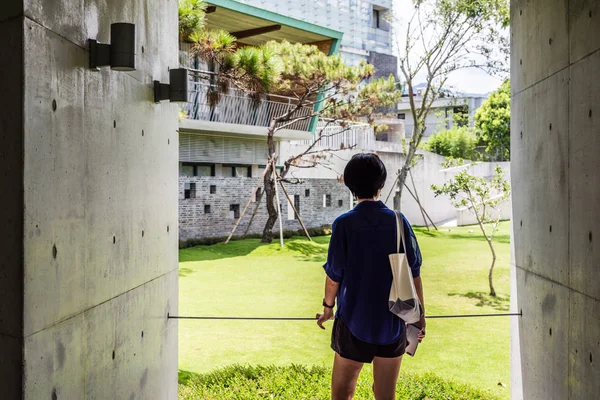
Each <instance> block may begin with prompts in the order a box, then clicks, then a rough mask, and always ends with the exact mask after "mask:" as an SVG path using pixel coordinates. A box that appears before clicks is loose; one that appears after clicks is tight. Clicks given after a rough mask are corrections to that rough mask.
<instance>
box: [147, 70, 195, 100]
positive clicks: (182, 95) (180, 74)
mask: <svg viewBox="0 0 600 400" xmlns="http://www.w3.org/2000/svg"><path fill="white" fill-rule="evenodd" d="M163 100H169V101H171V103H187V101H188V71H187V69H185V68H179V69H172V70H170V71H169V83H168V84H166V83H160V82H159V81H154V102H155V103H160V102H161V101H163Z"/></svg>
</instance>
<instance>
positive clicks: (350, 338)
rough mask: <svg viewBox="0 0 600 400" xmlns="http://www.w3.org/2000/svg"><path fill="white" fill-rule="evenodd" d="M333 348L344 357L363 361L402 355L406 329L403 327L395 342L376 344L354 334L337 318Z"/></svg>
mask: <svg viewBox="0 0 600 400" xmlns="http://www.w3.org/2000/svg"><path fill="white" fill-rule="evenodd" d="M331 348H332V349H333V351H335V352H336V353H338V354H339V355H340V356H341V357H343V358H347V359H349V360H353V361H357V362H362V363H370V362H372V361H373V358H374V357H382V358H395V357H400V356H401V355H403V354H404V352H405V351H406V329H402V334H401V335H400V338H399V339H398V340H396V341H395V342H394V343H391V344H386V345H376V344H371V343H367V342H363V341H362V340H360V339H359V338H357V337H356V336H354V335H353V334H352V332H350V329H348V327H347V326H346V324H345V323H344V321H342V320H341V319H340V318H336V319H335V321H334V322H333V329H332V331H331Z"/></svg>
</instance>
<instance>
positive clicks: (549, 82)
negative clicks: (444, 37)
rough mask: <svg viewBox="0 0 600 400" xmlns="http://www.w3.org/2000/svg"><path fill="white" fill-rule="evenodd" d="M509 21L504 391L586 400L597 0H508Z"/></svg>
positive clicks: (592, 302) (596, 217)
mask: <svg viewBox="0 0 600 400" xmlns="http://www.w3.org/2000/svg"><path fill="white" fill-rule="evenodd" d="M511 29H512V39H513V42H512V65H511V69H512V80H511V82H512V103H513V105H512V110H513V115H512V122H511V123H512V125H511V132H512V138H511V139H512V140H511V142H512V149H511V155H512V164H513V165H512V168H513V170H512V171H513V180H512V181H513V199H514V210H513V213H514V224H513V227H514V228H513V229H514V232H513V233H514V242H515V244H514V248H515V254H514V270H515V274H514V275H515V279H516V289H517V290H516V292H517V298H516V299H514V300H516V304H514V308H515V309H522V310H523V317H522V318H521V320H520V324H518V326H517V327H516V329H515V330H514V331H513V337H514V338H515V339H514V341H513V346H514V347H513V357H514V359H515V360H517V361H519V360H520V363H519V362H514V363H513V367H514V370H513V371H512V374H513V385H512V387H513V399H528V400H529V399H595V398H598V394H599V393H600V379H598V376H599V375H598V371H599V369H598V368H599V367H598V363H599V362H600V340H599V339H598V338H599V337H600V285H599V284H598V281H599V280H600V269H599V268H598V265H599V264H600V247H599V246H598V245H597V241H598V237H600V233H599V232H598V226H600V186H599V182H600V176H599V171H600V158H599V157H598V154H599V153H600V51H599V50H600V3H599V2H598V1H595V0H570V1H568V0H528V1H525V0H518V1H513V2H511ZM519 364H520V365H519ZM521 382H522V386H521V385H520V383H521Z"/></svg>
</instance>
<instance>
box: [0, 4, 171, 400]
mask: <svg viewBox="0 0 600 400" xmlns="http://www.w3.org/2000/svg"><path fill="white" fill-rule="evenodd" d="M176 10H177V6H176V2H173V1H160V0H151V1H144V0H135V1H133V0H132V1H127V2H122V1H119V0H88V1H86V2H85V4H84V2H81V1H75V0H60V1H53V0H26V1H24V2H15V1H14V0H8V2H6V1H4V2H3V5H2V6H0V32H1V33H0V36H1V37H2V38H3V39H5V40H3V41H2V44H1V45H0V56H1V57H2V59H3V63H2V66H0V76H2V78H3V79H2V80H3V85H7V86H4V88H3V96H2V98H1V99H0V106H1V107H2V110H3V112H2V113H1V115H0V149H1V150H0V152H2V156H1V157H0V180H1V182H0V183H1V186H2V188H3V189H5V190H6V191H5V195H4V196H2V197H3V198H2V200H1V206H2V209H3V213H2V216H1V217H0V222H1V223H2V226H3V228H4V229H5V231H8V232H7V233H8V235H6V236H5V237H7V238H8V239H4V240H3V241H2V244H0V246H2V249H1V250H2V259H1V260H2V268H1V271H2V272H1V273H0V304H2V305H1V306H0V319H1V321H0V348H1V349H2V354H3V360H2V363H0V364H1V365H2V366H1V367H0V371H1V373H0V384H1V385H2V388H3V389H2V398H3V399H4V398H6V399H21V398H24V399H43V398H48V399H84V398H90V399H175V398H176V397H177V325H176V324H175V323H174V322H169V321H168V320H167V318H166V316H167V313H169V312H170V313H172V314H175V313H176V312H177V296H178V295H177V267H178V265H177V197H176V196H177V195H176V193H177V157H178V145H177V144H178V143H177V142H178V135H177V108H176V106H175V105H170V104H161V105H155V104H153V101H152V99H153V94H152V85H151V82H152V80H153V79H159V80H162V81H168V68H169V67H176V66H177V65H178V60H177V11H176ZM5 16H7V17H11V18H9V19H7V18H3V17H5ZM114 22H132V23H135V24H136V33H137V40H136V53H137V57H136V64H137V71H135V72H131V73H124V72H116V71H111V70H110V69H103V70H102V72H93V71H90V70H89V69H88V68H87V58H88V52H87V39H88V38H96V39H98V40H99V41H100V42H102V43H107V42H109V32H110V24H111V23H114ZM21 49H22V50H23V51H22V50H21ZM5 74H8V75H5ZM7 110H8V111H9V112H8V113H6V111H7ZM5 185H7V186H5ZM7 188H8V189H7ZM4 250H7V251H6V252H5V251H4ZM7 348H8V349H11V351H12V352H8V353H7V352H6V350H5V349H7Z"/></svg>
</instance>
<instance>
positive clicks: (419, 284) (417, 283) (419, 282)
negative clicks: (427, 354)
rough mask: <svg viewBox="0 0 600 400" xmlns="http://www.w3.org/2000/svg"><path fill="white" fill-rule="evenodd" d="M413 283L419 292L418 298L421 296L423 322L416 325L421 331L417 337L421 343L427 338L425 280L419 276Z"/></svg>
mask: <svg viewBox="0 0 600 400" xmlns="http://www.w3.org/2000/svg"><path fill="white" fill-rule="evenodd" d="M413 281H414V282H415V290H416V291H417V296H419V301H421V311H422V314H421V320H420V321H419V322H418V323H417V324H415V325H416V326H417V327H418V328H420V329H421V332H420V333H419V334H418V335H417V337H418V338H419V342H420V341H421V340H423V338H424V337H425V325H426V322H425V300H424V298H423V280H422V279H421V276H417V277H416V278H414V279H413Z"/></svg>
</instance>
